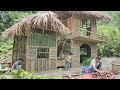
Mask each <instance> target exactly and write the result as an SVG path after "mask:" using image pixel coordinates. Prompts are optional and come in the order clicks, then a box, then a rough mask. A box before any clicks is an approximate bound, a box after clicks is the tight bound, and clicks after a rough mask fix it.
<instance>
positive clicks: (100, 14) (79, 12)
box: [54, 11, 111, 21]
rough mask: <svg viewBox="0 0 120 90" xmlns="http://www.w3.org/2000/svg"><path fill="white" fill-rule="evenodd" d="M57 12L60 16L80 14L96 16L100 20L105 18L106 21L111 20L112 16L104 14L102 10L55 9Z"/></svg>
mask: <svg viewBox="0 0 120 90" xmlns="http://www.w3.org/2000/svg"><path fill="white" fill-rule="evenodd" d="M54 12H55V13H56V14H58V15H59V16H60V17H61V16H65V15H66V16H69V15H72V14H79V15H82V16H84V17H94V18H96V19H98V20H101V19H102V20H105V21H110V20H111V17H110V16H108V15H104V14H103V13H102V12H100V11H54Z"/></svg>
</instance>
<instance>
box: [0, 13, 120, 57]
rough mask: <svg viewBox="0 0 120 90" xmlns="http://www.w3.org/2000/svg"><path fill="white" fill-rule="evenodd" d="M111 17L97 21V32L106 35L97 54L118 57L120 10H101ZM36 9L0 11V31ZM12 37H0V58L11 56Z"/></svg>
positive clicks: (119, 52) (119, 49) (119, 46)
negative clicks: (4, 38) (5, 38)
mask: <svg viewBox="0 0 120 90" xmlns="http://www.w3.org/2000/svg"><path fill="white" fill-rule="evenodd" d="M101 12H103V13H104V14H107V15H110V16H111V17H112V21H111V22H103V21H98V22H97V32H98V33H99V34H101V35H105V36H106V37H107V42H106V43H105V44H99V45H98V55H99V56H102V57H106V56H107V57H120V11H101ZM34 13H36V11H0V32H3V31H4V30H6V29H7V28H9V27H10V26H12V25H13V24H14V23H16V22H18V21H19V20H20V19H21V18H23V17H25V16H27V15H30V14H34ZM12 45H13V39H12V38H9V39H8V41H7V42H3V41H2V38H1V37H0V58H2V57H4V58H5V57H9V58H11V53H12Z"/></svg>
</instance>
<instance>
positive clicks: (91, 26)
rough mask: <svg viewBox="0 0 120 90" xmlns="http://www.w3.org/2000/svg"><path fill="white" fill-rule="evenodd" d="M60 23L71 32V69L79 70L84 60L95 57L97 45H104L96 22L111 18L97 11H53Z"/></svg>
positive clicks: (104, 39) (107, 20)
mask: <svg viewBox="0 0 120 90" xmlns="http://www.w3.org/2000/svg"><path fill="white" fill-rule="evenodd" d="M53 12H55V13H56V14H58V16H59V17H58V18H59V19H60V20H61V22H62V23H63V24H64V25H65V26H66V27H67V28H69V29H70V30H71V32H72V36H73V37H72V39H70V40H69V42H68V43H69V47H70V51H71V52H72V53H73V56H72V67H73V68H79V67H80V65H81V63H82V62H83V60H85V58H95V57H97V56H98V55H97V45H98V44H99V43H101V44H104V43H105V42H106V37H105V36H103V35H100V34H99V32H98V30H97V21H98V20H102V21H103V22H109V21H111V17H110V16H108V15H105V14H103V13H102V12H99V11H53ZM61 62H62V61H61Z"/></svg>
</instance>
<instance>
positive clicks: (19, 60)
mask: <svg viewBox="0 0 120 90" xmlns="http://www.w3.org/2000/svg"><path fill="white" fill-rule="evenodd" d="M19 65H22V59H18V61H16V62H15V63H14V64H13V65H12V69H17V68H18V66H19Z"/></svg>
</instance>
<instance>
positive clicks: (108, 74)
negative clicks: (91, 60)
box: [92, 71, 114, 79]
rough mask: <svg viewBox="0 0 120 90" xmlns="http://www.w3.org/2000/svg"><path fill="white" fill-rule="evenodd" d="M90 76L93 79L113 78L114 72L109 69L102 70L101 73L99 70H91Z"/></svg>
mask: <svg viewBox="0 0 120 90" xmlns="http://www.w3.org/2000/svg"><path fill="white" fill-rule="evenodd" d="M92 77H93V78H95V79H109V78H111V79H112V78H114V74H113V73H112V72H110V71H103V72H102V73H99V72H93V73H92Z"/></svg>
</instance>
